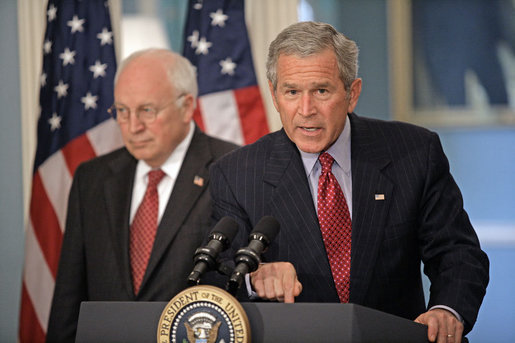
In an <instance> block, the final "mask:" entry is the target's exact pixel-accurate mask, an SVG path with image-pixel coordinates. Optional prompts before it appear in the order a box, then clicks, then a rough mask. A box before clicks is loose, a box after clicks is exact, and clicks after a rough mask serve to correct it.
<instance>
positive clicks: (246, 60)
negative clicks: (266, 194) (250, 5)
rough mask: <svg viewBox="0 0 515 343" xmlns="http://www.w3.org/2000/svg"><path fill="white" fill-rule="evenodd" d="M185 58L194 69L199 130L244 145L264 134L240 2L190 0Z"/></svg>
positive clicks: (264, 115)
mask: <svg viewBox="0 0 515 343" xmlns="http://www.w3.org/2000/svg"><path fill="white" fill-rule="evenodd" d="M184 56H185V57H186V58H188V59H189V60H190V61H191V63H192V64H193V65H194V66H195V67H196V68H197V79H198V84H199V100H198V105H199V106H197V109H196V111H195V114H194V119H195V121H196V122H197V124H198V125H199V127H200V128H201V129H203V130H204V131H205V132H206V133H208V134H210V135H213V136H216V137H220V138H222V139H226V140H229V141H232V142H235V143H237V144H242V145H243V144H249V143H252V142H254V141H256V140H257V139H258V138H260V137H261V136H263V135H265V134H267V133H268V131H269V130H268V124H267V120H266V112H265V108H264V105H263V100H262V98H261V94H260V92H259V87H258V83H257V79H256V74H255V72H254V64H253V62H252V54H251V50H250V43H249V38H248V34H247V28H246V25H245V11H244V0H209V1H202V0H190V2H189V7H188V18H187V22H186V29H185V40H184Z"/></svg>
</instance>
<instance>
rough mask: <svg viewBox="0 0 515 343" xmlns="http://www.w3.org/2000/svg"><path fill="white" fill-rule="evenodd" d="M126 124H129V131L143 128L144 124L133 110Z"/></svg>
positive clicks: (133, 131) (132, 131) (134, 131)
mask: <svg viewBox="0 0 515 343" xmlns="http://www.w3.org/2000/svg"><path fill="white" fill-rule="evenodd" d="M127 124H128V125H129V131H130V132H131V133H136V132H138V131H141V130H143V129H144V128H145V124H144V123H143V122H142V121H141V120H140V119H139V118H138V116H137V115H136V112H135V111H134V112H131V113H130V114H129V120H128V123H127Z"/></svg>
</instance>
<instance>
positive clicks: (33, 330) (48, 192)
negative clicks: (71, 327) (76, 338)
mask: <svg viewBox="0 0 515 343" xmlns="http://www.w3.org/2000/svg"><path fill="white" fill-rule="evenodd" d="M122 145H123V142H122V139H121V135H120V131H119V128H118V125H117V123H116V122H115V121H114V120H112V119H109V120H106V121H104V122H102V123H100V124H99V125H97V126H95V127H93V128H92V129H90V130H88V131H87V132H86V133H85V134H83V135H81V136H79V137H77V138H76V139H74V140H72V141H70V142H69V143H68V144H67V145H66V146H65V147H64V148H63V149H61V150H59V151H57V152H56V153H55V154H53V155H52V156H50V158H48V159H47V160H46V161H45V162H44V163H43V164H42V165H41V166H40V167H39V168H38V170H37V171H36V173H35V174H34V178H33V182H32V194H31V201H30V212H29V220H28V222H27V230H26V234H25V267H24V271H23V287H22V303H21V310H20V341H21V342H44V340H45V334H46V330H47V323H48V318H49V315H50V305H51V302H52V296H53V292H54V285H55V277H56V275H57V267H58V264H59V256H60V252H61V243H62V240H63V234H64V229H65V221H66V208H67V203H68V193H69V191H70V188H71V184H72V179H73V174H74V172H75V169H76V168H77V167H78V165H79V164H80V163H82V162H83V161H86V160H89V159H91V158H93V157H95V156H98V155H101V154H104V153H107V152H109V151H112V150H114V149H115V148H118V147H120V146H122Z"/></svg>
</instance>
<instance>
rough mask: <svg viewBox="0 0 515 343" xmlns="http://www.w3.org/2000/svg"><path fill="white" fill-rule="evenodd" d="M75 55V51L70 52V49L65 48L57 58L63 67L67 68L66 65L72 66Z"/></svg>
mask: <svg viewBox="0 0 515 343" xmlns="http://www.w3.org/2000/svg"><path fill="white" fill-rule="evenodd" d="M75 54H76V52H75V51H70V49H68V48H65V49H64V52H63V53H61V54H59V58H60V59H62V60H63V66H67V65H68V64H74V63H75Z"/></svg>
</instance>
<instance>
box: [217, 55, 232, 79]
mask: <svg viewBox="0 0 515 343" xmlns="http://www.w3.org/2000/svg"><path fill="white" fill-rule="evenodd" d="M219 64H220V66H222V71H221V73H222V74H229V75H234V69H236V63H234V62H233V61H232V59H231V58H230V57H227V58H226V59H225V60H221V61H220V63H219Z"/></svg>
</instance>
